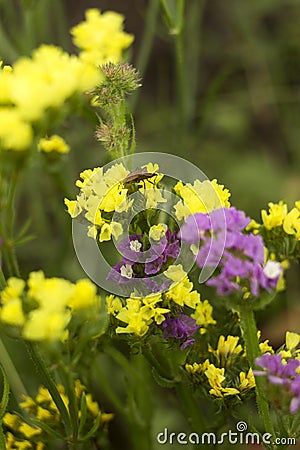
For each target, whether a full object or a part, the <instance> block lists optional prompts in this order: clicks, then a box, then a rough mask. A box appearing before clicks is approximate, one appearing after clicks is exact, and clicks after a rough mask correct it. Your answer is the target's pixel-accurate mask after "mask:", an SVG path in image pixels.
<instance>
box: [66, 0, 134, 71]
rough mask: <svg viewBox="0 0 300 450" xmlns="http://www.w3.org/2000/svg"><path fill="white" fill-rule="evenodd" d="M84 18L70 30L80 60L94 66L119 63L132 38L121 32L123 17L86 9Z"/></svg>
mask: <svg viewBox="0 0 300 450" xmlns="http://www.w3.org/2000/svg"><path fill="white" fill-rule="evenodd" d="M85 17H86V20H85V21H83V22H81V23H80V24H78V25H76V26H75V27H73V28H72V29H71V34H72V36H73V42H74V44H75V45H76V46H77V47H78V48H79V49H81V51H80V58H81V59H82V60H83V61H84V62H86V63H89V64H93V65H96V66H100V65H102V64H104V63H106V62H108V61H111V62H115V63H116V62H118V61H120V60H121V58H122V52H123V51H124V50H125V49H126V48H127V47H129V46H130V45H131V44H132V42H133V36H132V35H131V34H128V33H125V32H124V31H123V21H124V17H123V16H122V15H121V14H118V13H116V12H114V11H107V12H104V13H102V14H101V11H100V10H98V9H88V10H87V11H86V13H85Z"/></svg>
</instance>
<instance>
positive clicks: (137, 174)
mask: <svg viewBox="0 0 300 450" xmlns="http://www.w3.org/2000/svg"><path fill="white" fill-rule="evenodd" d="M157 175H158V173H156V172H148V171H147V168H146V167H142V168H141V169H136V170H134V171H133V172H130V173H129V174H128V175H127V177H125V178H124V180H123V183H139V182H140V181H143V182H144V181H145V180H148V179H149V178H152V177H154V176H157ZM149 183H151V184H153V185H154V183H153V182H152V181H150V180H149ZM144 185H145V183H144Z"/></svg>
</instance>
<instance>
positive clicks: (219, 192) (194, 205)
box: [174, 180, 231, 220]
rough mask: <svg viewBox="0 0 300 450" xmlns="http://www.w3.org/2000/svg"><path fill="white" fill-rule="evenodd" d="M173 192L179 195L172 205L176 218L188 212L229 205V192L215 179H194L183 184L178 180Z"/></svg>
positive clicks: (180, 218) (200, 211) (184, 215)
mask: <svg viewBox="0 0 300 450" xmlns="http://www.w3.org/2000/svg"><path fill="white" fill-rule="evenodd" d="M174 190H175V193H176V194H177V195H179V196H180V197H181V200H179V202H178V203H176V205H175V206H174V208H175V214H176V217H177V218H178V220H182V219H185V218H186V217H187V216H189V215H190V214H195V213H206V212H211V211H213V210H214V209H218V208H224V207H225V208H227V207H229V206H230V202H229V197H230V195H231V194H230V192H229V190H228V189H226V188H224V186H223V185H221V184H218V182H217V180H212V181H209V180H204V181H202V182H201V181H199V180H195V182H194V183H193V184H191V183H187V184H185V185H184V184H183V183H182V182H181V181H179V182H178V183H177V184H176V186H175V188H174Z"/></svg>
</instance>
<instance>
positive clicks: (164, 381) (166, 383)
mask: <svg viewBox="0 0 300 450" xmlns="http://www.w3.org/2000/svg"><path fill="white" fill-rule="evenodd" d="M152 375H153V378H154V380H155V381H156V383H157V384H158V385H159V386H161V387H164V388H173V387H175V386H176V385H177V383H178V381H176V380H170V379H168V378H165V377H162V376H161V375H159V373H158V372H157V370H156V369H155V368H154V367H152Z"/></svg>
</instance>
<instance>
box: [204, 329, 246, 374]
mask: <svg viewBox="0 0 300 450" xmlns="http://www.w3.org/2000/svg"><path fill="white" fill-rule="evenodd" d="M238 342H239V337H238V336H230V335H229V336H227V337H226V338H225V336H223V335H222V336H220V337H219V341H218V345H217V348H216V349H213V348H212V347H211V346H210V345H209V346H208V350H209V351H210V352H211V353H213V354H214V355H215V356H216V357H217V360H218V362H219V364H220V365H221V366H222V367H229V366H230V365H232V362H233V358H234V356H235V355H238V354H240V353H241V352H242V351H243V347H242V346H241V345H240V344H239V345H238Z"/></svg>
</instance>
